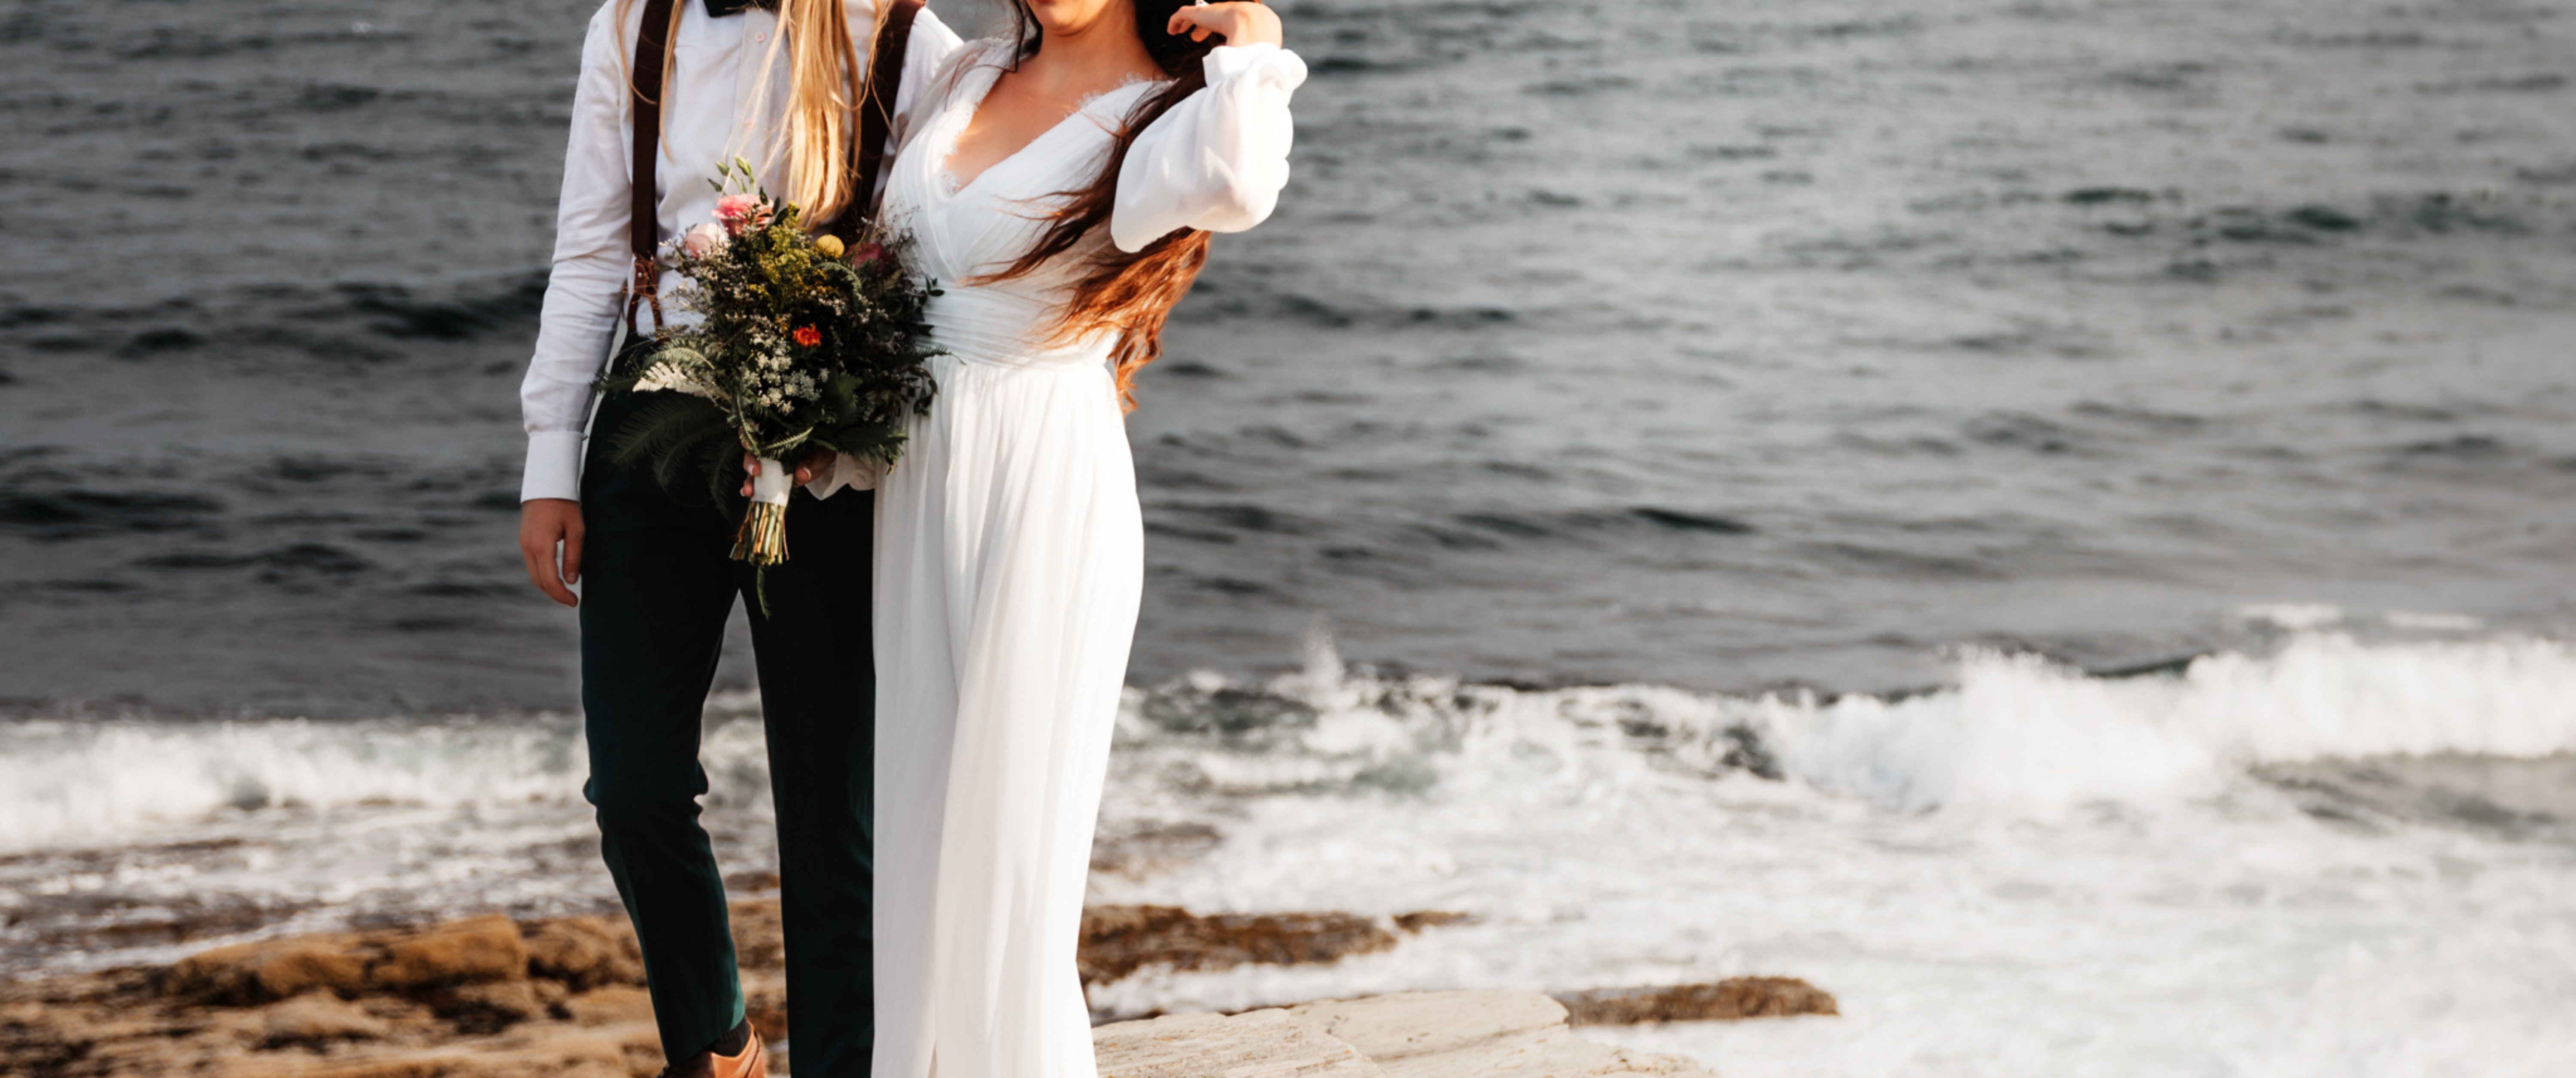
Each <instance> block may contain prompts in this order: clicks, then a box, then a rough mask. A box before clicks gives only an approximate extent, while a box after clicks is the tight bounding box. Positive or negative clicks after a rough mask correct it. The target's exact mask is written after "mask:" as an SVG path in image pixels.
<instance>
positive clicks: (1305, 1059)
mask: <svg viewBox="0 0 2576 1078" xmlns="http://www.w3.org/2000/svg"><path fill="white" fill-rule="evenodd" d="M1091 1044H1092V1050H1093V1051H1094V1052H1095V1053H1096V1054H1097V1055H1098V1057H1099V1060H1100V1078H1292V1076H1293V1078H1385V1072H1384V1071H1381V1070H1379V1069H1378V1068H1377V1066H1376V1065H1375V1064H1372V1063H1370V1062H1369V1061H1368V1060H1366V1059H1362V1058H1360V1054H1359V1053H1358V1052H1357V1051H1355V1050H1353V1049H1352V1048H1351V1046H1350V1045H1348V1044H1345V1043H1343V1042H1342V1041H1340V1040H1337V1039H1335V1038H1333V1037H1332V1036H1331V1035H1329V1034H1326V1033H1324V1032H1323V1031H1321V1030H1319V1029H1316V1028H1315V1027H1314V1026H1313V1025H1311V1024H1308V1023H1306V1022H1303V1021H1300V1020H1298V1019H1297V1018H1296V1017H1295V1016H1293V1015H1291V1014H1289V1013H1288V1012H1287V1011H1283V1010H1279V1009H1277V1008H1272V1009H1270V1010H1262V1011H1248V1012H1245V1013H1243V1014H1176V1015H1171V1016H1168V1017H1164V1018H1149V1019H1146V1020H1144V1021H1141V1022H1120V1023H1118V1024H1116V1025H1109V1026H1102V1027H1100V1028H1098V1029H1095V1030H1092V1031H1091Z"/></svg>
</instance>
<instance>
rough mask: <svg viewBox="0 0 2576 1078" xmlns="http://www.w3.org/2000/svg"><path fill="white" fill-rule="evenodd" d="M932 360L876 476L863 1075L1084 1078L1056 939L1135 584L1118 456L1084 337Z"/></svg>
mask: <svg viewBox="0 0 2576 1078" xmlns="http://www.w3.org/2000/svg"><path fill="white" fill-rule="evenodd" d="M949 346H950V347H952V348H955V347H959V346H958V344H957V343H955V342H950V345H949ZM961 351H965V349H961ZM1016 360H1028V361H1027V362H1015V361H1016ZM932 362H933V364H934V365H935V366H934V368H933V372H934V374H935V375H936V377H937V379H938V382H939V398H938V401H937V403H936V404H935V405H933V407H932V410H931V412H930V414H929V415H927V416H923V417H920V418H919V419H917V420H915V421H914V424H913V430H912V437H911V441H910V443H909V444H908V445H907V446H906V448H905V451H904V456H903V459H902V460H901V461H900V462H899V463H897V464H896V465H895V466H894V468H893V470H892V471H890V472H889V473H888V474H887V475H886V478H885V481H884V483H883V485H882V486H881V488H880V489H879V491H878V495H877V533H876V604H875V622H874V629H875V637H876V644H875V648H876V656H875V658H876V668H877V757H876V775H877V781H876V853H877V860H876V920H875V930H876V997H877V1043H876V1059H875V1068H874V1073H875V1075H876V1076H877V1078H933V1076H936V1078H1095V1075H1096V1073H1097V1071H1096V1068H1095V1066H1094V1064H1093V1061H1092V1046H1091V1019H1090V1009H1089V1004H1088V1003H1087V1002H1086V1001H1085V999H1084V998H1083V993H1082V985H1081V982H1080V979H1079V976H1078V975H1077V973H1076V972H1075V967H1074V948H1075V945H1076V942H1077V939H1078V935H1079V930H1080V926H1081V919H1082V900H1083V894H1084V889H1085V884H1086V879H1087V876H1088V873H1089V869H1090V862H1091V839H1092V828H1093V824H1094V820H1095V818H1096V816H1097V815H1098V813H1099V808H1100V792H1101V784H1102V783H1103V781H1104V780H1105V776H1106V773H1107V770H1108V765H1109V740H1110V731H1111V729H1112V727H1113V726H1114V725H1115V723H1116V720H1117V713H1118V698H1119V690H1120V687H1121V686H1122V685H1123V684H1124V683H1125V679H1126V670H1127V654H1128V647H1129V644H1130V642H1131V641H1132V640H1133V637H1134V635H1135V628H1136V610H1137V602H1138V598H1139V595H1140V593H1141V592H1142V590H1143V586H1144V528H1143V524H1142V518H1141V516H1140V514H1139V512H1138V509H1137V502H1136V479H1135V465H1134V462H1133V460H1132V458H1131V457H1130V455H1129V452H1128V447H1127V433H1126V427H1125V422H1124V417H1123V416H1122V415H1121V414H1120V411H1119V407H1118V401H1117V397H1116V392H1115V390H1114V388H1113V387H1112V384H1111V380H1110V375H1109V371H1108V369H1107V367H1106V365H1105V364H1103V363H1101V362H1100V361H1099V360H1098V359H1097V358H1094V359H1091V360H1090V361H1089V362H1084V363H1076V362H1061V361H1059V362H1044V361H1038V357H1015V356H1009V355H1003V356H1001V358H1000V360H998V361H997V360H995V359H992V358H984V357H975V356H973V355H971V354H970V355H968V356H966V357H960V356H956V355H950V356H941V357H938V358H936V359H934V360H933V361H932Z"/></svg>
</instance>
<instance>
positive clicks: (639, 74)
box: [625, 0, 671, 332]
mask: <svg viewBox="0 0 2576 1078" xmlns="http://www.w3.org/2000/svg"><path fill="white" fill-rule="evenodd" d="M670 54H671V0H644V24H643V26H641V27H639V28H638V29H637V31H636V34H635V63H634V65H633V66H631V67H629V68H627V71H626V74H627V83H628V85H629V87H630V88H631V89H632V90H633V93H634V98H635V138H634V139H633V141H634V143H635V162H634V167H633V168H630V169H628V170H626V176H627V186H628V187H629V188H630V189H631V193H630V194H629V196H628V199H627V201H628V203H629V205H630V206H631V207H632V209H633V212H634V219H633V221H631V222H630V223H629V224H628V225H627V227H626V242H627V246H628V247H630V248H632V249H633V250H634V252H635V266H634V270H633V272H632V273H631V274H630V276H631V277H633V280H631V281H628V282H627V285H626V312H625V315H626V323H627V325H628V326H630V327H632V326H634V324H635V305H636V304H637V303H639V302H645V303H650V304H652V305H653V328H655V329H660V328H662V297H661V296H660V295H658V294H656V291H657V289H658V287H659V285H660V283H661V279H662V270H661V267H659V266H656V265H655V264H654V262H653V250H654V248H656V247H659V246H661V243H662V222H661V217H662V215H661V213H660V212H659V210H658V209H657V208H656V203H658V202H659V201H660V200H661V196H662V184H661V180H660V177H659V176H658V175H657V174H656V171H655V169H654V167H653V166H654V162H656V161H658V160H660V159H661V157H662V65H663V63H664V62H665V58H666V57H668V56H670ZM639 332H641V331H640V330H639Z"/></svg>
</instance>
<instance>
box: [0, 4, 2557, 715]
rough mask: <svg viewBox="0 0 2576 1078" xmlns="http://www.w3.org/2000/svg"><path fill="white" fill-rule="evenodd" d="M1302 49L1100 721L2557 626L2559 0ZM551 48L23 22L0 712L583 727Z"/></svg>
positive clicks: (385, 18) (0, 412) (2056, 13)
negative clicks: (2250, 641) (1381, 671)
mask: <svg viewBox="0 0 2576 1078" xmlns="http://www.w3.org/2000/svg"><path fill="white" fill-rule="evenodd" d="M945 6H946V7H947V9H948V10H950V11H951V12H952V14H959V12H958V7H957V5H953V4H952V5H945ZM1281 6H1282V8H1283V9H1284V10H1285V11H1286V12H1287V15H1288V19H1289V22H1290V25H1291V34H1292V38H1293V43H1294V44H1295V45H1296V46H1297V47H1299V48H1300V49H1301V51H1302V52H1303V53H1304V54H1305V55H1306V57H1307V58H1308V60H1309V61H1310V63H1311V64H1312V66H1313V69H1314V72H1315V74H1314V78H1313V80H1312V81H1311V82H1310V83H1309V84H1308V86H1307V87H1306V89H1305V90H1303V91H1302V92H1301V94H1300V96H1299V101H1298V108H1299V124H1300V131H1299V136H1298V137H1299V143H1298V148H1297V153H1296V158H1295V161H1296V177H1295V180H1294V183H1293V185H1292V188H1291V190H1290V192H1289V194H1288V196H1287V198H1286V200H1285V201H1284V202H1283V205H1282V209H1281V211H1280V213H1279V216H1278V217H1277V219H1275V220H1274V221H1273V222H1272V223H1271V224H1269V225H1268V226H1266V227H1265V228H1263V229H1262V230H1260V231H1258V232H1256V233H1253V234H1251V235H1248V236H1243V237H1229V238H1227V239H1226V240H1225V241H1224V242H1221V243H1220V244H1219V245H1218V255H1217V258H1216V261H1215V264H1214V266H1213V267H1212V268H1211V269H1210V271H1209V272H1208V274H1207V276H1206V279H1205V280H1204V282H1203V284H1202V286H1201V287H1200V289H1199V291H1198V292H1197V293H1196V294H1194V295H1193V296H1192V298H1191V299H1190V300H1189V301H1188V303H1187V305H1186V306H1185V308H1184V309H1183V311H1182V313H1181V315H1180V316H1179V317H1178V319H1177V320H1176V321H1177V325H1176V328H1175V330H1174V332H1173V334H1172V340H1171V345H1172V355H1171V357H1170V358H1169V359H1167V360H1166V362H1165V363H1164V364H1163V365H1162V366H1160V367H1158V368H1156V369H1155V370H1153V371H1152V372H1151V374H1150V375H1149V377H1148V378H1147V379H1146V382H1145V387H1144V390H1145V400H1146V407H1145V409H1144V410H1143V411H1141V412H1140V413H1138V415H1137V416H1136V418H1135V420H1134V425H1133V429H1134V431H1135V439H1136V442H1137V445H1138V448H1139V465H1140V469H1141V473H1142V474H1141V479H1142V482H1143V485H1144V492H1145V497H1146V503H1147V506H1148V509H1147V512H1148V521H1149V527H1150V528H1151V530H1152V539H1151V542H1150V547H1149V557H1150V559H1151V563H1152V575H1151V577H1150V586H1149V589H1148V597H1147V606H1146V612H1145V620H1144V626H1143V629H1142V632H1141V637H1140V640H1139V644H1138V650H1137V660H1136V667H1135V669H1134V670H1133V671H1132V672H1131V678H1132V679H1133V680H1135V681H1138V682H1140V683H1152V682H1157V681H1160V680H1162V679H1165V678H1167V677H1169V676H1171V675H1173V674H1175V673H1178V672H1180V671H1183V670H1186V669H1190V668H1201V667H1205V668H1214V669H1219V670H1230V671H1257V670H1263V669H1270V668H1275V667H1278V666H1281V665H1284V664H1287V663H1290V662H1292V661H1293V660H1294V658H1295V655H1296V653H1297V641H1298V639H1299V638H1300V637H1301V636H1302V635H1304V634H1305V633H1306V632H1307V631H1308V630H1309V629H1310V628H1311V627H1316V626H1320V627H1322V628H1324V629H1327V630H1329V631H1330V632H1332V633H1333V634H1334V635H1335V637H1336V638H1337V639H1338V640H1339V641H1340V643H1341V646H1342V648H1343V650H1344V651H1345V652H1346V653H1347V654H1348V655H1349V656H1350V657H1351V658H1352V659H1353V660H1355V661H1364V662H1371V663H1377V664H1382V665H1391V666H1395V667H1398V668H1410V669H1420V670H1429V671H1435V672H1442V673H1459V674H1465V675H1468V676H1470V677H1475V678H1481V679H1485V680H1509V681H1518V682H1540V683H1562V682H1610V681H1650V682H1660V683H1668V684H1681V685H1699V686H1710V687H1728V688H1740V687H1748V686H1759V685H1767V684H1778V683H1792V682H1808V683H1817V684H1822V685H1826V686H1831V687H1876V686H1888V685H1905V684H1915V683H1920V682H1925V681H1930V680H1937V679H1939V678H1940V677H1942V676H1943V675H1942V674H1941V668H1940V667H1939V666H1938V665H1937V663H1938V662H1939V654H1940V652H1941V650H1942V649H1943V648H1944V647H1946V646H1950V645H1957V644H1961V643H1984V644H1994V645H2002V646H2006V647H2013V648H2030V649H2037V650H2042V651H2045V652H2048V653H2051V654H2055V655H2058V656H2061V657H2063V658H2066V659H2068V660H2071V661H2074V662H2078V663H2083V664H2089V665H2106V664H2107V665H2117V664H2121V663H2125V662H2132V661H2141V660H2150V659H2156V658H2162V657H2165V656H2169V655H2172V654H2177V653H2184V652H2190V651H2194V650H2199V649H2202V648H2206V647H2211V646H2219V645H2226V644H2230V643H2234V642H2238V640H2239V637H2238V635H2237V632H2238V630H2237V629H2236V628H2234V627H2233V626H2234V625H2235V624H2236V623H2235V622H2234V621H2233V620H2232V613H2233V612H2234V611H2236V610H2238V609H2239V608H2240V607H2242V606H2244V605H2245V604H2248V603H2281V602H2306V603H2329V604H2334V605H2338V606H2341V607H2345V608H2349V609H2357V610H2365V611H2382V610H2385V611H2412V612H2431V613H2439V614H2453V615H2466V616H2469V617H2473V618H2476V619H2478V620H2479V622H2480V623H2481V624H2484V625H2487V626H2490V627H2496V628H2501V629H2507V630H2535V631H2540V632H2543V633H2551V634H2563V632H2564V631H2565V630H2567V629H2568V628H2569V626H2570V624H2571V622H2576V582H2571V577H2570V574H2569V573H2568V571H2567V567H2568V564H2569V558H2570V554H2571V547H2572V546H2576V434H2571V429H2576V428H2571V426H2570V423H2569V421H2570V419H2571V418H2576V363H2571V359H2570V355H2569V351H2570V347H2571V345H2570V342H2576V44H2572V43H2571V35H2576V19H2571V18H2569V17H2568V9H2566V8H2565V7H2564V6H2563V5H2552V4H2514V3H2463V4H2442V5H2424V6H2411V7H2410V6H2402V5H2389V4H2380V3H2370V4H2363V3H2320V2H2315V0H2299V2H2286V0H2263V2H2257V3H2246V4H2232V5H2208V4H2191V3H2181V2H2136V3H2090V4H2085V3H2079V4H2053V3H2030V2H2023V3H1955V4H1944V3H1921V2H1914V3H1905V4H1898V5H1895V6H1890V5H1888V4H1883V3H1882V4H1850V3H1822V4H1820V3H1778V2H1768V0H1765V2H1744V3H1717V2H1710V0H1688V2H1683V0H1673V2H1661V3H1600V4H1595V3H1571V2H1530V3H1505V2H1490V3H1414V2H1408V3H1396V4H1358V3H1340V2H1333V3H1324V2H1311V0H1297V2H1287V0H1283V3H1282V5H1281ZM586 11H587V5H586V4H584V3H578V2H570V0H537V2H522V3H492V2H465V3H448V4H437V5H391V6H388V5H380V4H369V3H340V2H307V0H220V2H216V0H196V2H191V3H185V4H181V3H175V2H157V0H116V2H110V3H75V2H70V0H7V3H6V4H5V7H0V57H5V62H0V115H5V116H6V117H7V124H8V134H9V137H7V138H5V139H0V234H6V235H7V236H9V237H10V240H11V242H10V248H11V255H12V257H11V258H10V259H9V260H8V262H7V265H6V266H5V267H0V329H5V333H0V417H5V418H0V551H5V556H0V634H5V636H6V639H7V642H8V645H9V646H8V648H7V649H6V654H5V657H4V658H0V696H5V697H8V698H11V699H13V700H15V701H18V702H19V709H20V710H52V711H59V710H60V709H61V708H62V707H63V706H64V705H65V704H66V703H67V702H73V701H86V702H88V703H89V704H90V705H91V706H93V707H97V708H101V709H106V710H118V709H122V708H126V707H131V706H136V705H141V706H146V707H151V708H154V709H156V710H160V711H164V712H169V711H195V710H217V711H222V710H233V709H247V710H254V711H286V712H311V713H317V714H329V713H347V712H379V713H380V712H383V711H384V710H386V709H389V708H390V709H395V710H403V711H417V710H431V711H439V710H463V709H477V710H490V709H495V708H503V709H517V708H547V707H561V706H565V705H567V704H568V703H569V702H570V700H571V699H572V696H571V683H570V679H569V670H570V668H571V655H572V648H573V639H572V632H571V619H570V617H569V616H568V614H566V613H565V612H563V611H560V610H558V609H556V608H554V607H552V606H551V605H549V604H546V603H544V602H542V601H541V600H540V599H538V598H537V597H536V596H535V595H534V594H533V593H532V592H530V591H529V590H528V589H527V588H526V587H525V586H524V584H523V582H522V577H521V573H520V570H519V567H518V564H517V557H516V553H515V550H514V549H513V546H512V543H511V536H512V534H513V527H514V522H515V519H516V516H515V507H514V504H513V501H514V489H515V482H516V478H515V477H516V471H517V462H518V454H519V451H520V450H519V447H520V440H519V436H518V434H517V426H516V424H517V413H516V402H515V397H514V393H515V388H516V385H517V380H518V376H519V373H520V370H521V368H522V366H523V364H524V362H525V356H526V350H527V347H528V344H529V341H530V340H531V337H532V335H533V332H534V322H533V311H534V309H535V304H536V300H537V298H538V296H539V292H540V288H541V286H542V273H543V267H544V258H545V254H546V251H547V250H548V245H549V242H550V232H551V210H552V207H551V203H552V198H553V192H554V188H555V182H556V170H557V162H558V158H559V156H560V153H561V142H562V138H563V126H564V123H565V117H566V109H567V106H568V98H569V94H570V85H571V82H570V80H571V76H572V69H573V65H574V62H575V57H576V53H577V51H578V44H579V43H578V36H579V33H580V28H581V25H582V22H583V18H584V15H585V13H586ZM963 15H964V17H967V18H971V17H972V15H973V12H972V11H971V10H968V11H966V12H964V13H963Z"/></svg>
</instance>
